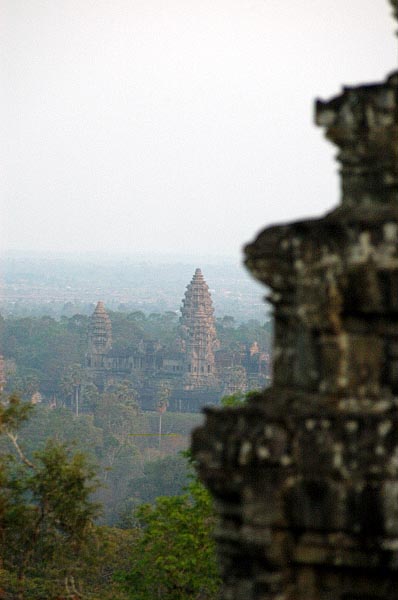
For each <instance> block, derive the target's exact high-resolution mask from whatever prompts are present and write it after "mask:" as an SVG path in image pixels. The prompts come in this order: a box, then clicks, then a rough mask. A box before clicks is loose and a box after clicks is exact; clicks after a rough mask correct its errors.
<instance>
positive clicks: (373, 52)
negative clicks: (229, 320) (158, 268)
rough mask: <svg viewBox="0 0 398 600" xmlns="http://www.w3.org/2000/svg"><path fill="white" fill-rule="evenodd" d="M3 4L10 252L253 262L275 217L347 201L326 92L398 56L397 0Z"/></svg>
mask: <svg viewBox="0 0 398 600" xmlns="http://www.w3.org/2000/svg"><path fill="white" fill-rule="evenodd" d="M0 13H1V14H0V18H1V23H2V25H1V27H2V30H1V35H2V37H3V42H4V41H5V51H3V53H2V59H1V60H2V70H3V75H4V79H5V82H6V85H5V86H3V85H2V86H1V87H2V92H1V95H2V97H1V100H2V103H4V108H3V109H2V114H3V116H4V115H5V116H6V117H7V119H6V121H5V122H4V123H3V126H2V128H3V131H2V138H3V140H4V139H5V140H6V143H5V144H4V146H3V149H4V157H3V158H2V163H3V165H5V166H6V169H5V171H4V177H2V183H1V185H2V196H3V198H4V208H3V211H2V213H3V216H4V214H5V217H6V218H5V219H4V220H3V227H4V230H3V234H2V236H1V237H2V240H1V245H2V247H3V249H22V250H25V249H27V250H29V249H35V250H40V251H42V250H44V251H46V250H48V251H52V252H54V251H55V252H60V251H74V252H81V253H85V252H89V251H97V250H100V251H101V252H104V251H105V252H109V253H114V252H117V253H119V252H120V253H124V254H135V253H137V252H140V253H147V252H155V253H160V254H162V253H165V254H171V253H172V254H182V255H184V254H190V255H195V254H198V255H203V254H220V255H226V256H231V257H236V258H238V257H239V255H240V252H241V246H242V245H243V244H244V243H245V242H248V241H250V240H251V239H252V238H253V237H254V235H255V234H256V232H258V231H259V230H260V229H262V228H263V227H264V226H265V225H268V224H271V223H275V222H281V221H287V220H291V219H295V218H302V217H306V216H309V215H318V214H320V213H322V212H324V211H325V210H327V209H329V208H331V207H332V206H333V205H334V204H336V202H337V199H338V184H337V175H336V170H337V165H336V163H335V162H334V161H333V156H334V150H333V148H332V146H331V145H330V144H328V143H327V142H326V141H325V140H324V139H323V132H322V131H321V130H318V129H317V128H315V127H314V126H313V124H312V122H313V101H314V99H315V97H321V98H324V99H326V98H328V97H330V96H333V95H335V94H336V93H338V92H339V90H340V89H341V85H342V84H348V85H350V84H357V83H361V82H364V81H372V80H380V79H382V78H384V76H385V75H386V74H387V73H388V72H389V71H391V70H392V69H393V68H396V66H397V52H396V38H394V36H393V30H394V22H393V19H392V18H391V9H390V6H389V5H388V3H387V2H386V0H0ZM4 38H5V39H4ZM3 45H4V44H3Z"/></svg>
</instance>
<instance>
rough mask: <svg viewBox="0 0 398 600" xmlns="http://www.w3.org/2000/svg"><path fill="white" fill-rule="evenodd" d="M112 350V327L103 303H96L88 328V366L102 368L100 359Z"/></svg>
mask: <svg viewBox="0 0 398 600" xmlns="http://www.w3.org/2000/svg"><path fill="white" fill-rule="evenodd" d="M111 348H112V325H111V320H110V318H109V315H108V313H107V312H106V309H105V305H104V303H103V302H98V303H97V306H96V307H95V310H94V312H93V314H92V316H91V318H90V323H89V327H88V354H87V362H88V366H89V367H92V368H98V367H101V366H102V362H103V361H102V357H103V356H104V355H105V354H106V353H107V352H108V351H109V350H110V349H111Z"/></svg>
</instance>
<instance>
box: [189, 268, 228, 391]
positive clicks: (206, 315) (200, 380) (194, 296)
mask: <svg viewBox="0 0 398 600" xmlns="http://www.w3.org/2000/svg"><path fill="white" fill-rule="evenodd" d="M213 315H214V309H213V303H212V300H211V295H210V292H209V287H208V285H207V284H206V281H205V280H204V278H203V275H202V271H201V270H200V269H196V271H195V274H194V276H193V278H192V281H191V283H190V284H189V285H188V286H187V290H186V292H185V296H184V298H183V300H182V307H181V319H180V331H181V337H182V338H183V341H184V346H185V353H184V363H183V372H184V387H185V389H187V390H189V389H196V388H202V387H203V388H206V387H207V388H208V387H214V386H215V385H217V377H216V368H215V360H214V350H216V349H218V346H219V342H218V340H217V334H216V328H215V322H214V316H213Z"/></svg>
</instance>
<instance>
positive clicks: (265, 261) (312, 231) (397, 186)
mask: <svg viewBox="0 0 398 600" xmlns="http://www.w3.org/2000/svg"><path fill="white" fill-rule="evenodd" d="M393 5H394V8H395V12H398V2H397V0H395V2H393ZM316 122H317V124H318V125H320V126H322V127H324V128H325V130H326V136H327V138H328V139H329V140H331V141H332V142H333V143H334V144H336V146H337V147H338V149H339V153H338V160H339V162H340V164H341V177H342V200H341V204H340V205H339V206H338V207H337V208H336V209H335V210H333V211H332V212H330V213H329V214H327V215H326V216H325V217H324V218H322V219H314V220H307V221H302V222H297V223H293V224H290V225H283V226H279V227H277V226H276V227H271V228H269V229H266V230H265V231H263V232H262V233H261V234H260V235H259V237H258V238H257V240H256V241H255V242H254V243H253V244H250V245H249V246H247V248H246V263H247V266H248V267H249V269H250V270H251V272H252V273H253V274H254V276H255V277H256V278H257V279H259V280H260V281H262V282H263V283H264V284H266V285H267V286H269V288H271V290H272V291H271V294H270V297H269V300H270V302H271V303H272V305H273V307H274V315H275V345H274V385H273V387H272V388H269V389H268V390H266V391H264V392H263V393H261V394H259V395H258V396H257V397H256V398H254V399H252V400H251V401H249V402H248V403H247V404H246V405H245V406H243V407H238V408H230V409H224V410H219V409H215V408H213V409H207V410H206V414H207V420H206V423H205V425H204V426H203V427H202V428H200V429H198V430H197V431H196V432H195V433H194V437H193V452H194V456H195V458H196V460H197V462H198V468H199V473H200V476H201V478H202V479H203V481H204V482H205V483H206V485H207V486H208V487H209V489H210V490H211V492H212V494H213V496H214V498H215V505H216V509H217V511H218V514H219V517H220V521H219V527H218V529H217V531H216V539H217V542H218V548H219V554H220V561H221V569H222V577H223V582H224V583H223V596H222V597H223V598H224V600H242V599H243V598H244V599H245V600H271V599H272V600H276V599H278V600H282V599H283V600H288V599H289V600H393V599H394V600H396V598H398V72H395V73H392V74H391V75H390V76H389V77H387V79H386V81H384V82H383V83H377V84H369V85H362V86H358V87H348V88H344V90H343V93H342V94H341V95H340V96H338V97H336V98H333V99H332V100H330V101H328V102H321V101H319V102H317V105H316Z"/></svg>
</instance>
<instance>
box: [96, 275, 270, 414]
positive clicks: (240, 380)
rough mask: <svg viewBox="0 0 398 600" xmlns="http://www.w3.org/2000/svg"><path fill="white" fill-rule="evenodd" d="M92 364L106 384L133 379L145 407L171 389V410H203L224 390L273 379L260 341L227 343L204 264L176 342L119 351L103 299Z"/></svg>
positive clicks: (101, 382) (259, 384)
mask: <svg viewBox="0 0 398 600" xmlns="http://www.w3.org/2000/svg"><path fill="white" fill-rule="evenodd" d="M86 366H87V369H88V371H89V372H90V374H91V377H92V379H93V381H94V383H95V384H96V385H97V386H98V387H99V388H100V389H103V388H104V387H105V385H106V384H107V383H108V382H109V381H111V380H115V379H131V380H132V381H133V383H134V384H135V387H136V388H137V392H138V395H139V402H140V405H141V407H142V408H143V409H147V410H151V409H152V410H153V409H154V408H156V406H157V405H158V403H159V402H160V401H161V398H162V397H163V398H164V396H165V393H166V395H167V402H168V405H169V409H170V410H176V411H197V410H200V409H201V407H202V406H204V405H205V404H218V403H219V401H220V399H221V397H222V396H223V395H226V394H232V393H234V392H237V391H243V392H244V391H247V390H251V389H260V388H261V387H263V386H264V385H266V383H267V380H268V379H269V356H268V354H266V353H265V352H262V351H260V348H259V346H258V344H257V342H254V343H253V344H252V345H251V346H250V347H247V346H246V345H242V347H241V348H240V349H239V350H238V351H235V352H227V351H225V350H223V348H221V346H220V342H219V340H218V339H217V333H216V327H215V319H214V309H213V303H212V299H211V295H210V292H209V288H208V286H207V284H206V281H205V280H204V278H203V275H202V272H201V270H200V269H196V271H195V273H194V276H193V278H192V280H191V282H190V284H189V285H188V286H187V289H186V292H185V296H184V298H183V300H182V307H181V318H180V327H179V335H178V338H177V339H176V340H175V343H174V344H173V347H165V346H163V345H161V344H160V343H159V342H157V341H154V340H151V341H148V340H141V341H140V342H139V343H138V344H137V345H136V347H135V348H134V349H133V350H132V351H129V352H128V353H126V354H125V355H121V354H116V353H115V352H114V351H113V349H112V325H111V320H110V318H109V315H108V313H107V312H106V309H105V306H104V304H103V302H98V304H97V306H96V308H95V311H94V313H93V315H92V316H91V319H90V324H89V331H88V351H87V355H86ZM165 390H166V392H165Z"/></svg>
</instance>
